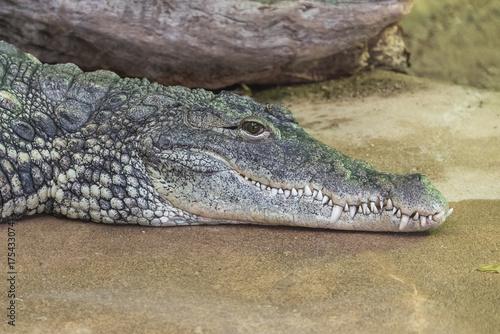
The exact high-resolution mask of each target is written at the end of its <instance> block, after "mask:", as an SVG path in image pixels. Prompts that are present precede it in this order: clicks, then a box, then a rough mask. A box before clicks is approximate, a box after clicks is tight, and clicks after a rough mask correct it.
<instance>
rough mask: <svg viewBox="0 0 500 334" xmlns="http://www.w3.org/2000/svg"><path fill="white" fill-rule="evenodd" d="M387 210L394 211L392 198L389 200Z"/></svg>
mask: <svg viewBox="0 0 500 334" xmlns="http://www.w3.org/2000/svg"><path fill="white" fill-rule="evenodd" d="M385 209H386V210H392V209H393V206H392V201H391V199H390V198H389V199H388V200H387V206H386V207H385Z"/></svg>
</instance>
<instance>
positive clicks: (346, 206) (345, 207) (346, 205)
mask: <svg viewBox="0 0 500 334" xmlns="http://www.w3.org/2000/svg"><path fill="white" fill-rule="evenodd" d="M344 211H345V212H349V205H348V204H347V203H346V204H345V205H344Z"/></svg>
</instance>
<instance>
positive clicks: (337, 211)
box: [330, 205, 342, 223]
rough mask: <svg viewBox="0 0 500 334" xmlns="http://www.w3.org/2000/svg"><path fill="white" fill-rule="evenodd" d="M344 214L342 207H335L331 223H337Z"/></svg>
mask: <svg viewBox="0 0 500 334" xmlns="http://www.w3.org/2000/svg"><path fill="white" fill-rule="evenodd" d="M341 214H342V207H341V206H339V205H334V206H333V210H332V216H331V218H330V219H331V222H332V223H336V222H337V220H339V218H340V215H341Z"/></svg>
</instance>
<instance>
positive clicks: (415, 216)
mask: <svg viewBox="0 0 500 334" xmlns="http://www.w3.org/2000/svg"><path fill="white" fill-rule="evenodd" d="M419 217H420V215H419V214H418V212H417V213H416V214H415V215H414V216H413V220H418V218H419Z"/></svg>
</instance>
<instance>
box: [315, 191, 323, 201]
mask: <svg viewBox="0 0 500 334" xmlns="http://www.w3.org/2000/svg"><path fill="white" fill-rule="evenodd" d="M316 199H317V200H318V201H322V200H323V193H322V192H321V190H320V191H318V194H317V195H316Z"/></svg>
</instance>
